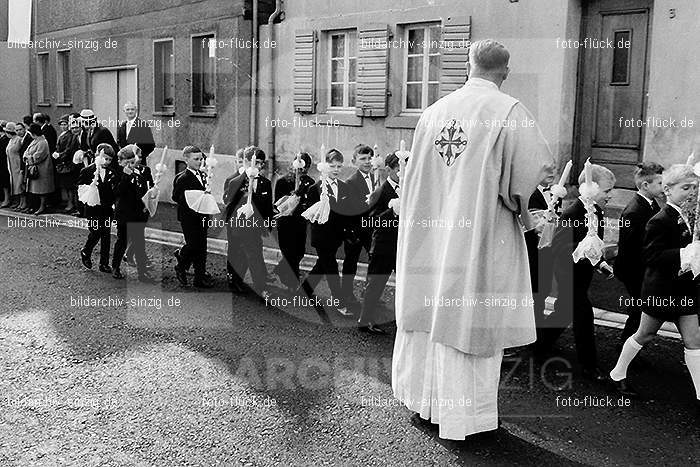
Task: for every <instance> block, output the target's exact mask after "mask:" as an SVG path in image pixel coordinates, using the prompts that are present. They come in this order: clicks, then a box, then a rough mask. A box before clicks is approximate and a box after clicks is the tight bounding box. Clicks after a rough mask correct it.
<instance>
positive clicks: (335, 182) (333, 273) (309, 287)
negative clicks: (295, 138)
mask: <svg viewBox="0 0 700 467" xmlns="http://www.w3.org/2000/svg"><path fill="white" fill-rule="evenodd" d="M343 161H344V158H343V154H342V153H341V152H340V151H338V150H337V149H331V150H330V151H328V153H326V154H325V162H326V163H327V164H328V165H329V166H330V167H329V172H328V174H327V177H322V178H321V180H319V181H318V182H316V183H315V184H314V185H313V186H312V187H311V188H309V194H308V198H309V204H310V205H314V203H317V202H318V201H319V200H320V199H321V195H322V192H323V186H324V185H325V187H326V190H327V193H328V198H329V202H330V214H329V215H328V220H326V221H325V222H323V223H319V222H312V223H311V246H313V247H314V248H315V249H316V254H317V255H318V259H317V260H316V264H314V267H313V268H312V269H311V272H309V275H308V276H307V277H306V279H305V280H304V282H302V284H301V286H300V287H299V289H300V290H301V291H303V292H304V293H306V294H307V295H308V296H309V297H314V290H315V288H316V286H317V285H318V283H319V282H320V280H321V278H323V277H324V276H325V278H326V281H327V282H328V287H329V288H330V289H331V294H332V296H333V297H332V298H333V299H336V300H338V302H337V303H338V307H337V308H338V311H339V312H340V313H341V314H343V315H349V314H351V313H349V312H348V309H347V306H346V305H345V300H344V297H343V296H342V294H341V288H340V276H339V275H338V262H337V260H336V258H335V255H336V253H337V251H338V248H339V247H340V245H342V244H343V240H344V239H345V237H346V235H347V229H348V218H347V216H346V213H347V212H348V206H347V205H348V203H349V202H350V193H349V191H350V189H349V188H348V185H347V184H346V183H345V182H343V181H342V180H340V179H338V174H339V173H340V169H341V168H342V167H343ZM319 314H321V313H319Z"/></svg>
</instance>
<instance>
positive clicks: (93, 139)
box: [80, 125, 119, 170]
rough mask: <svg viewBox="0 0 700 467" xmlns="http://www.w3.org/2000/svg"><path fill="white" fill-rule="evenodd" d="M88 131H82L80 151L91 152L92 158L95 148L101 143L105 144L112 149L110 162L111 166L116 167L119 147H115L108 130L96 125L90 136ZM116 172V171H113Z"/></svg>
mask: <svg viewBox="0 0 700 467" xmlns="http://www.w3.org/2000/svg"><path fill="white" fill-rule="evenodd" d="M88 133H89V129H85V130H83V132H82V134H81V139H80V149H82V150H83V151H87V150H90V151H92V154H93V157H94V155H95V154H97V146H99V145H100V144H102V143H107V144H109V145H110V146H112V149H114V159H113V160H112V165H113V166H114V167H116V166H117V165H118V164H117V153H118V152H119V146H117V143H116V141H114V136H112V132H111V131H109V129H107V128H105V127H103V126H101V125H98V126H96V127H95V128H94V129H93V131H92V134H91V135H89V136H88ZM115 170H116V169H115Z"/></svg>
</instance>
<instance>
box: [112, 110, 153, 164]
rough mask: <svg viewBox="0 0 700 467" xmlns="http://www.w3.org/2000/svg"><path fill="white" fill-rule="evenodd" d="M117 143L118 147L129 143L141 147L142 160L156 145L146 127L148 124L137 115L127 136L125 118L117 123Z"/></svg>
mask: <svg viewBox="0 0 700 467" xmlns="http://www.w3.org/2000/svg"><path fill="white" fill-rule="evenodd" d="M117 143H118V144H119V147H120V148H123V147H124V146H127V145H129V144H135V145H136V146H138V147H139V148H140V149H141V156H142V160H143V161H145V160H146V157H148V155H149V154H151V153H152V152H153V149H155V147H156V143H155V142H154V140H153V133H152V132H151V129H150V128H149V127H148V124H147V123H146V122H145V121H143V120H141V119H140V118H139V117H136V119H135V121H134V125H133V126H132V127H131V131H130V132H129V136H128V137H127V136H126V120H125V121H123V122H122V123H121V124H120V125H119V127H118V128H117Z"/></svg>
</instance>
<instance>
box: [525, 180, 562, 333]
mask: <svg viewBox="0 0 700 467" xmlns="http://www.w3.org/2000/svg"><path fill="white" fill-rule="evenodd" d="M553 181H554V175H553V174H549V175H548V176H547V178H546V179H544V180H543V181H542V182H541V183H540V184H539V185H537V189H536V190H535V192H534V193H533V194H532V196H530V200H529V202H528V211H529V212H530V213H532V212H536V211H540V212H542V211H546V210H547V209H548V207H549V201H550V199H551V196H552V194H551V192H550V188H551V184H552V182H553ZM561 205H562V200H561V199H559V200H558V201H557V204H556V206H555V207H554V208H555V212H556V213H557V214H561ZM533 222H535V223H536V222H538V219H534V217H533ZM541 233H542V229H541V224H538V225H537V226H536V227H535V228H533V229H532V230H530V231H528V232H526V233H525V242H526V244H527V253H528V260H529V263H530V280H531V285H532V299H533V302H534V303H533V308H534V311H535V326H536V330H537V332H538V334H539V332H540V328H541V326H542V323H543V322H544V316H545V315H544V310H545V301H546V300H547V297H548V296H549V293H550V292H551V291H552V278H553V274H554V272H553V265H552V247H551V246H548V247H545V248H539V247H538V245H539V241H540V235H541Z"/></svg>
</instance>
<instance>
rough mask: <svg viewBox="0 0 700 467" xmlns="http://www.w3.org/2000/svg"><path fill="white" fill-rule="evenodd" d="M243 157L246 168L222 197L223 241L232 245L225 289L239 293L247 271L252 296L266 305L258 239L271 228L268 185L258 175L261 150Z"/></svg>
mask: <svg viewBox="0 0 700 467" xmlns="http://www.w3.org/2000/svg"><path fill="white" fill-rule="evenodd" d="M243 157H244V158H245V161H246V163H250V165H249V166H248V167H247V168H246V170H245V171H244V172H243V173H241V174H239V175H238V176H237V177H234V178H233V179H232V180H231V181H230V182H229V184H228V186H227V187H226V188H227V190H226V193H224V202H225V203H226V230H227V237H228V238H229V239H231V241H232V243H231V244H230V245H229V250H228V251H229V252H230V256H229V257H228V258H227V259H228V263H229V264H230V265H231V267H232V268H233V273H234V274H233V275H231V276H229V277H230V281H229V286H230V288H231V290H233V291H234V292H236V293H241V292H243V291H244V290H245V288H246V287H245V285H244V284H243V278H244V277H245V274H246V271H247V270H248V269H250V275H251V277H252V279H253V288H254V290H255V292H256V293H257V294H258V295H259V296H260V297H261V298H262V299H263V300H265V301H267V299H269V297H270V294H269V292H268V291H267V284H266V279H267V268H266V267H265V260H264V259H263V241H262V237H263V236H267V235H269V233H270V231H271V230H272V227H273V220H272V185H271V183H270V180H268V179H267V178H265V177H264V176H263V175H262V174H261V171H262V169H263V167H264V166H265V153H264V152H263V150H262V149H260V148H258V147H256V146H249V147H247V148H245V150H244V151H243ZM246 206H249V207H250V208H252V213H251V214H250V215H249V216H247V215H245V214H244V211H245V209H244V208H245V207H246Z"/></svg>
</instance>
